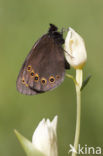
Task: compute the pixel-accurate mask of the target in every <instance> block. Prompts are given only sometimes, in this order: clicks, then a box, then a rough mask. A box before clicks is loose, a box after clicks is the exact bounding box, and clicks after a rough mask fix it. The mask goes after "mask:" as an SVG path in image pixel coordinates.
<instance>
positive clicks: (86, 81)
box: [81, 75, 91, 91]
mask: <svg viewBox="0 0 103 156" xmlns="http://www.w3.org/2000/svg"><path fill="white" fill-rule="evenodd" d="M90 79H91V75H89V76H88V77H87V78H86V79H85V80H84V81H83V83H82V87H81V91H82V90H83V89H84V87H85V86H86V85H87V84H88V82H89V80H90Z"/></svg>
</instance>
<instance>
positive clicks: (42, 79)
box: [41, 77, 47, 85]
mask: <svg viewBox="0 0 103 156" xmlns="http://www.w3.org/2000/svg"><path fill="white" fill-rule="evenodd" d="M41 83H42V84H43V85H45V84H46V83H47V80H46V79H45V78H44V77H43V78H41Z"/></svg>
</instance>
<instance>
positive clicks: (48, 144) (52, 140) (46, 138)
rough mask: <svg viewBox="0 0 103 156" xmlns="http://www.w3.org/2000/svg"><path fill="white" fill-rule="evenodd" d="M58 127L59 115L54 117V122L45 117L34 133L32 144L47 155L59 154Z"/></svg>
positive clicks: (54, 155) (55, 155)
mask: <svg viewBox="0 0 103 156" xmlns="http://www.w3.org/2000/svg"><path fill="white" fill-rule="evenodd" d="M56 128H57V116H55V117H54V119H53V121H52V122H50V120H49V119H47V120H45V119H43V120H42V121H41V122H40V123H39V124H38V126H37V128H36V130H35V132H34V134H33V137H32V144H33V145H34V147H35V148H36V149H38V150H39V151H40V152H42V153H43V154H44V155H45V156H57V155H58V150H57V134H56Z"/></svg>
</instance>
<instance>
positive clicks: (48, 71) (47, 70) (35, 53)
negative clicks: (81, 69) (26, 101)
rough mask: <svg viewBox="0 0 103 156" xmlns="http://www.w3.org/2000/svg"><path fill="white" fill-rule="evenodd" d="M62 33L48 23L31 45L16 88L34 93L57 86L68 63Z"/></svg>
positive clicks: (23, 92) (27, 93) (67, 67)
mask: <svg viewBox="0 0 103 156" xmlns="http://www.w3.org/2000/svg"><path fill="white" fill-rule="evenodd" d="M63 44H64V39H63V33H62V32H58V28H57V27H56V26H55V25H53V24H50V28H49V30H48V32H47V33H46V34H44V35H43V36H42V37H41V38H40V39H39V40H38V41H37V42H36V43H35V44H34V45H33V47H32V49H31V51H30V52H29V54H28V56H27V57H26V59H25V61H24V63H23V65H22V68H21V70H20V72H19V75H18V78H17V82H16V86H17V90H18V91H19V92H20V93H22V94H26V95H35V94H39V93H44V92H46V91H49V90H52V89H54V88H56V87H57V86H59V85H60V84H61V83H62V82H63V80H64V77H65V69H69V68H70V65H69V64H68V63H67V62H66V59H65V57H64V49H63V47H62V45H63Z"/></svg>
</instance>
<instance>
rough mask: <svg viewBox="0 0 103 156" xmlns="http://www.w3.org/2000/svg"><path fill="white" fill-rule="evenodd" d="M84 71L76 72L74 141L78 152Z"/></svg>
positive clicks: (73, 155)
mask: <svg viewBox="0 0 103 156" xmlns="http://www.w3.org/2000/svg"><path fill="white" fill-rule="evenodd" d="M82 77H83V73H82V70H76V81H77V83H78V84H76V96H77V117H76V131H75V139H74V148H75V150H76V151H78V144H79V136H80V117H81V91H80V89H81V85H82ZM76 155H77V153H75V152H73V153H72V156H76Z"/></svg>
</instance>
